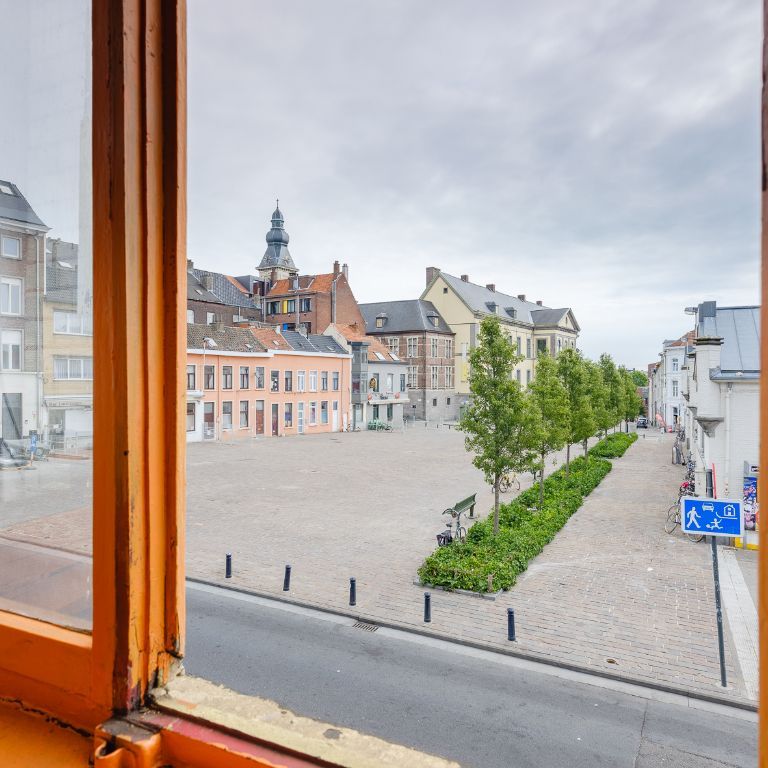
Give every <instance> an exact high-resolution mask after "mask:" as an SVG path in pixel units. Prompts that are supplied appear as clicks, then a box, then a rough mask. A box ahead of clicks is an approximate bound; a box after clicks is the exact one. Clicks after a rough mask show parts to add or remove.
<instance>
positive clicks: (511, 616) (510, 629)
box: [507, 608, 515, 642]
mask: <svg viewBox="0 0 768 768" xmlns="http://www.w3.org/2000/svg"><path fill="white" fill-rule="evenodd" d="M507 640H512V642H515V612H514V610H512V608H507Z"/></svg>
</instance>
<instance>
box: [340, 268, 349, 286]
mask: <svg viewBox="0 0 768 768" xmlns="http://www.w3.org/2000/svg"><path fill="white" fill-rule="evenodd" d="M341 271H342V273H343V274H344V279H345V280H346V281H347V282H349V266H348V265H347V264H343V265H342V267H341Z"/></svg>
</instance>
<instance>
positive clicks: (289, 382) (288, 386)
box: [283, 371, 293, 392]
mask: <svg viewBox="0 0 768 768" xmlns="http://www.w3.org/2000/svg"><path fill="white" fill-rule="evenodd" d="M283 378H284V379H285V381H284V384H285V386H284V391H285V392H293V371H286V372H285V374H284V377H283Z"/></svg>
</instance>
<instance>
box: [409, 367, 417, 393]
mask: <svg viewBox="0 0 768 768" xmlns="http://www.w3.org/2000/svg"><path fill="white" fill-rule="evenodd" d="M418 386H419V367H418V366H417V365H409V366H408V388H409V389H416V387H418Z"/></svg>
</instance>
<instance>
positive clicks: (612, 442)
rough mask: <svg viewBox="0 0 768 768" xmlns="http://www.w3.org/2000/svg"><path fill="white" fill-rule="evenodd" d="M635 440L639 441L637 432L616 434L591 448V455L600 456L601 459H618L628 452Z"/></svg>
mask: <svg viewBox="0 0 768 768" xmlns="http://www.w3.org/2000/svg"><path fill="white" fill-rule="evenodd" d="M635 440H637V433H636V432H614V433H613V434H612V435H607V436H606V437H604V438H603V439H602V440H601V441H600V442H599V443H598V444H597V445H595V446H594V447H592V448H590V449H589V453H590V455H591V456H598V457H599V458H601V459H618V458H621V457H622V456H623V455H624V454H625V453H626V452H627V448H629V446H630V445H632V443H634V442H635Z"/></svg>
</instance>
